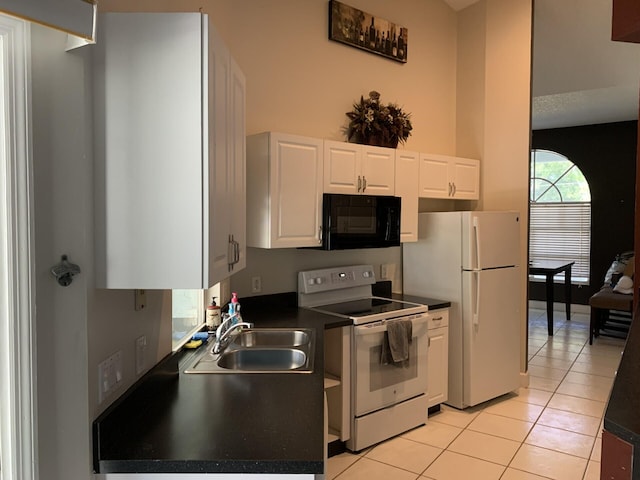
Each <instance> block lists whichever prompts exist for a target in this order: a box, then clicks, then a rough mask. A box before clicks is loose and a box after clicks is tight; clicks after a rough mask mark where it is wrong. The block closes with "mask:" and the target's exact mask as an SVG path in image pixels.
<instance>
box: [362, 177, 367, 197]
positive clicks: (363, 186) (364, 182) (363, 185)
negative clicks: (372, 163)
mask: <svg viewBox="0 0 640 480" xmlns="http://www.w3.org/2000/svg"><path fill="white" fill-rule="evenodd" d="M366 189H367V179H366V177H365V176H364V175H363V176H362V193H364V191H365V190H366Z"/></svg>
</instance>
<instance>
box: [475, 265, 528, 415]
mask: <svg viewBox="0 0 640 480" xmlns="http://www.w3.org/2000/svg"><path fill="white" fill-rule="evenodd" d="M519 273H520V269H519V267H512V268H499V269H492V270H482V271H474V272H467V271H465V272H463V273H462V292H463V301H462V322H463V352H464V353H463V355H464V358H463V366H464V385H463V390H464V392H463V402H464V405H465V406H472V405H477V404H479V403H481V402H484V401H486V400H489V399H492V398H495V397H497V396H499V395H503V394H505V393H508V392H511V391H513V390H515V389H517V388H518V387H519V385H520V278H519Z"/></svg>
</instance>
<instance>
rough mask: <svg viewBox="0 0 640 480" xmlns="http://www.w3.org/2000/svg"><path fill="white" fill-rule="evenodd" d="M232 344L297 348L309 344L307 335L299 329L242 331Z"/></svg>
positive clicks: (253, 329)
mask: <svg viewBox="0 0 640 480" xmlns="http://www.w3.org/2000/svg"><path fill="white" fill-rule="evenodd" d="M232 343H233V344H235V345H240V346H242V347H282V346H285V347H299V346H301V345H307V344H308V343H309V334H308V333H307V332H306V331H304V330H300V329H295V330H289V329H284V328H260V329H255V328H252V329H248V330H242V331H241V332H240V333H239V334H238V335H236V336H235V337H234V339H233V342H232Z"/></svg>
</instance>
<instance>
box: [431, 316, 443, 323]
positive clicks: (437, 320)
mask: <svg viewBox="0 0 640 480" xmlns="http://www.w3.org/2000/svg"><path fill="white" fill-rule="evenodd" d="M441 320H442V317H436V318H434V319H433V321H434V322H439V321H441Z"/></svg>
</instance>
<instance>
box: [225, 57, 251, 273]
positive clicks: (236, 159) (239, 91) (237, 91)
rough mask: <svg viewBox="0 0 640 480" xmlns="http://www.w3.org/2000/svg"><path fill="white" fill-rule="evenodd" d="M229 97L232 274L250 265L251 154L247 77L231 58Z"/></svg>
mask: <svg viewBox="0 0 640 480" xmlns="http://www.w3.org/2000/svg"><path fill="white" fill-rule="evenodd" d="M230 74H231V76H230V82H231V91H230V95H229V101H230V106H229V115H230V118H229V122H228V123H229V140H228V142H229V143H228V145H229V159H228V160H229V174H230V176H229V186H230V187H231V189H232V192H231V199H232V203H231V205H230V210H231V218H230V233H231V235H232V239H233V241H234V242H235V244H234V252H233V253H234V259H232V260H233V262H234V263H233V264H232V267H231V273H236V272H238V271H240V270H242V269H243V268H245V267H246V265H247V257H246V252H247V184H246V182H247V180H246V179H247V152H246V127H245V108H246V87H245V77H244V74H243V73H242V70H240V67H239V66H238V64H237V63H236V62H235V61H234V60H233V58H232V57H230Z"/></svg>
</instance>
